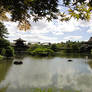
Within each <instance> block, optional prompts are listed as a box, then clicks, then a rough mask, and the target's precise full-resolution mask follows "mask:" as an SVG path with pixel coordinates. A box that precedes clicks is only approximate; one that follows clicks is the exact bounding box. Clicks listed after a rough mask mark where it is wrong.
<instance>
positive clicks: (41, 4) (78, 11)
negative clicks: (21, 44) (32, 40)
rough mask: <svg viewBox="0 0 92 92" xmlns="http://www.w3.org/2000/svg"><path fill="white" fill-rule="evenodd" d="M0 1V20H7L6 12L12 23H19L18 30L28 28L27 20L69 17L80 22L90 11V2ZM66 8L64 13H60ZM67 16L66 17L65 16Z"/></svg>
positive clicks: (65, 18) (64, 19)
mask: <svg viewBox="0 0 92 92" xmlns="http://www.w3.org/2000/svg"><path fill="white" fill-rule="evenodd" d="M59 1H60V0H0V19H1V20H4V19H5V20H8V18H7V16H6V15H5V14H6V12H8V13H10V14H11V19H10V20H12V21H19V25H18V27H19V29H20V30H23V29H24V30H27V29H29V28H30V26H31V25H30V23H29V19H30V18H32V19H33V20H34V21H35V22H36V21H38V20H39V19H42V18H46V19H47V20H48V21H50V20H52V19H57V18H58V16H60V17H61V18H60V17H59V18H60V20H61V21H68V20H69V19H70V18H71V17H74V18H76V19H82V20H89V19H90V15H91V11H92V0H89V2H86V0H62V2H63V3H59ZM58 6H60V7H61V8H62V9H64V7H67V10H66V12H63V11H60V10H59V9H58V8H57V7H58ZM67 15H68V16H67Z"/></svg>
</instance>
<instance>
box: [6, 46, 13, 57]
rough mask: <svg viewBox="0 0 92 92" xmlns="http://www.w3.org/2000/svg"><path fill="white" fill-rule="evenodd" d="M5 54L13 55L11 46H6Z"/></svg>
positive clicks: (7, 55)
mask: <svg viewBox="0 0 92 92" xmlns="http://www.w3.org/2000/svg"><path fill="white" fill-rule="evenodd" d="M5 56H6V57H13V56H14V49H13V48H12V47H11V46H8V47H7V48H6V52H5Z"/></svg>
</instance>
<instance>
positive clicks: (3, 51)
mask: <svg viewBox="0 0 92 92" xmlns="http://www.w3.org/2000/svg"><path fill="white" fill-rule="evenodd" d="M5 53H6V49H5V48H3V49H2V51H1V55H2V56H4V55H5Z"/></svg>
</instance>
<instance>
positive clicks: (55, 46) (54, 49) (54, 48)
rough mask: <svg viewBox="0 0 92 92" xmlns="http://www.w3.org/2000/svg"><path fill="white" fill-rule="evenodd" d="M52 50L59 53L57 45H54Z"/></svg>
mask: <svg viewBox="0 0 92 92" xmlns="http://www.w3.org/2000/svg"><path fill="white" fill-rule="evenodd" d="M50 49H51V50H53V51H57V50H58V48H57V45H56V44H52V45H51V47H50Z"/></svg>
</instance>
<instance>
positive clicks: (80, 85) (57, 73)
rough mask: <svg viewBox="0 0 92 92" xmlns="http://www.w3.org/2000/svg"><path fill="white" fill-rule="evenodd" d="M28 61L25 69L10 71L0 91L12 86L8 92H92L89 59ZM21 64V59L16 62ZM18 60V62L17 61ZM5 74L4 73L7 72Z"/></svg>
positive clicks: (57, 58)
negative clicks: (39, 91) (42, 91)
mask: <svg viewBox="0 0 92 92" xmlns="http://www.w3.org/2000/svg"><path fill="white" fill-rule="evenodd" d="M71 59H72V60H73V62H67V60H68V58H60V57H54V58H50V59H48V58H41V59H40V58H39V59H35V58H32V57H25V58H23V59H22V61H23V64H22V65H19V66H18V65H17V66H16V65H14V64H13V62H12V66H11V67H10V68H9V70H8V69H7V70H8V72H7V75H6V76H5V79H4V80H3V81H1V83H0V88H3V87H6V86H7V85H8V88H7V91H6V92H26V91H27V92H30V88H31V89H32V88H57V89H60V88H62V89H66V90H80V91H81V92H92V87H91V86H92V70H91V68H90V67H89V65H88V64H87V63H85V59H83V58H71ZM15 60H18V59H15ZM15 60H14V61H15ZM3 70H4V69H3Z"/></svg>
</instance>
